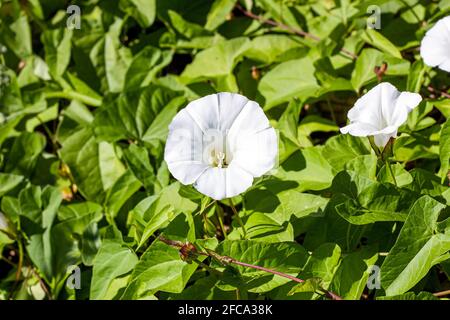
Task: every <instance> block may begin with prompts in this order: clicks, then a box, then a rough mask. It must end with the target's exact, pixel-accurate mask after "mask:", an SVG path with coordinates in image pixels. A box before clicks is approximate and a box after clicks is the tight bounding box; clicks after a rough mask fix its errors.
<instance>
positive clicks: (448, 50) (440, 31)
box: [420, 16, 450, 72]
mask: <svg viewBox="0 0 450 320" xmlns="http://www.w3.org/2000/svg"><path fill="white" fill-rule="evenodd" d="M420 55H421V56H422V58H423V61H424V62H425V64H426V65H428V66H431V67H436V66H437V67H438V68H439V69H442V70H444V71H447V72H450V16H448V17H445V18H443V19H441V20H439V21H438V22H436V24H435V25H434V26H433V27H432V28H431V29H430V30H428V31H427V33H426V34H425V37H424V38H423V39H422V43H421V45H420Z"/></svg>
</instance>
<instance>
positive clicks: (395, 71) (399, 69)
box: [351, 48, 410, 91]
mask: <svg viewBox="0 0 450 320" xmlns="http://www.w3.org/2000/svg"><path fill="white" fill-rule="evenodd" d="M383 62H385V63H386V64H387V71H386V73H385V74H386V76H391V75H392V76H399V75H407V74H408V73H409V68H410V63H409V62H408V61H406V60H403V59H400V58H396V57H393V56H391V55H386V54H383V53H382V52H380V51H378V50H376V49H371V48H368V49H364V50H363V51H362V52H361V54H360V55H359V57H358V59H357V60H356V65H355V69H354V70H353V72H352V80H351V82H352V85H353V88H355V90H356V91H360V89H361V87H362V86H364V85H366V84H368V83H369V82H371V81H373V80H375V78H376V74H375V72H374V68H375V67H376V66H378V67H380V66H381V65H382V63H383Z"/></svg>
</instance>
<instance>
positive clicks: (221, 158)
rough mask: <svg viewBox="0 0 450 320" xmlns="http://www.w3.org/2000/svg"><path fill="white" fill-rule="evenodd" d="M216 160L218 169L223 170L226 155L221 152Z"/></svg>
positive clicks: (217, 154)
mask: <svg viewBox="0 0 450 320" xmlns="http://www.w3.org/2000/svg"><path fill="white" fill-rule="evenodd" d="M216 158H217V167H218V168H222V166H223V164H224V160H225V153H223V152H221V151H219V152H217V153H216Z"/></svg>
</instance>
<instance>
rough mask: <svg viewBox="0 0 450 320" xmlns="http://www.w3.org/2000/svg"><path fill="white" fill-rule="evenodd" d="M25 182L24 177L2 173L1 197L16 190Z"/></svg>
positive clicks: (0, 176) (0, 177) (0, 181)
mask: <svg viewBox="0 0 450 320" xmlns="http://www.w3.org/2000/svg"><path fill="white" fill-rule="evenodd" d="M22 181H23V176H19V175H15V174H9V173H1V172H0V197H2V196H3V195H4V194H6V193H8V192H9V191H10V190H12V189H14V188H15V187H16V186H18V185H19V184H20V183H21V182H22Z"/></svg>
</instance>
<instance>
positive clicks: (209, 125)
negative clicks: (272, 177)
mask: <svg viewBox="0 0 450 320" xmlns="http://www.w3.org/2000/svg"><path fill="white" fill-rule="evenodd" d="M277 154H278V143H277V135H276V133H275V130H274V129H273V128H272V127H271V126H270V125H269V120H268V119H267V117H266V115H265V114H264V112H263V110H262V109H261V107H260V106H259V105H258V104H257V103H256V102H254V101H250V100H248V99H247V98H246V97H244V96H242V95H240V94H236V93H227V92H223V93H218V94H212V95H208V96H205V97H203V98H200V99H197V100H195V101H192V102H191V103H189V104H188V105H187V106H186V108H184V109H182V110H181V111H180V112H178V114H177V115H176V116H175V117H174V118H173V120H172V122H171V124H170V125H169V135H168V138H167V142H166V148H165V152H164V160H165V161H166V162H167V165H168V168H169V171H170V172H171V173H172V175H173V176H174V177H175V178H176V179H178V180H179V181H180V182H181V183H183V184H193V185H194V187H195V188H196V189H197V190H198V191H199V192H201V193H203V194H205V195H207V196H209V197H211V198H213V199H216V200H221V199H224V198H231V197H234V196H236V195H238V194H240V193H242V192H244V191H245V190H247V189H248V188H249V187H250V186H251V185H252V183H253V178H254V177H259V176H262V175H263V174H265V173H267V172H268V171H269V170H270V169H272V168H273V167H274V165H275V161H276V157H277Z"/></svg>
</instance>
